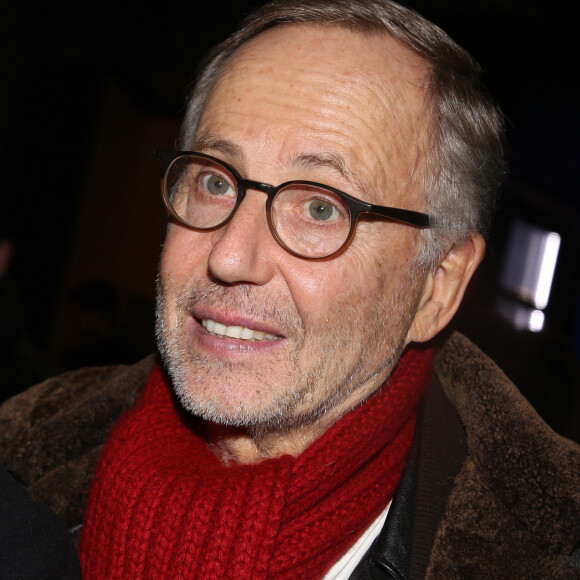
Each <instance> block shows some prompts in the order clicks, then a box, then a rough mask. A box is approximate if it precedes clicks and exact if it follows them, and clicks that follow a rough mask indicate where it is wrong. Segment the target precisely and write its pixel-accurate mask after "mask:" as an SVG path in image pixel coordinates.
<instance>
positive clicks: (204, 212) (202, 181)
mask: <svg viewBox="0 0 580 580" xmlns="http://www.w3.org/2000/svg"><path fill="white" fill-rule="evenodd" d="M165 197H166V202H167V203H168V204H169V205H170V207H171V208H172V209H173V211H174V212H175V214H176V215H177V216H178V217H179V219H180V220H182V221H183V222H185V223H186V224H187V225H189V226H191V227H192V228H196V229H211V228H214V227H216V226H219V225H220V224H222V223H223V222H224V221H226V220H227V219H228V217H229V216H230V214H231V213H232V211H233V210H234V209H235V207H236V202H237V187H236V180H235V179H234V177H233V176H232V175H231V173H230V172H229V171H228V170H227V169H226V168H225V167H223V166H222V165H220V164H219V163H217V162H215V161H213V160H210V159H205V158H204V157H198V156H196V155H182V156H180V157H178V158H177V159H175V160H174V161H173V162H172V163H171V165H170V166H169V169H168V170H167V173H166V174H165Z"/></svg>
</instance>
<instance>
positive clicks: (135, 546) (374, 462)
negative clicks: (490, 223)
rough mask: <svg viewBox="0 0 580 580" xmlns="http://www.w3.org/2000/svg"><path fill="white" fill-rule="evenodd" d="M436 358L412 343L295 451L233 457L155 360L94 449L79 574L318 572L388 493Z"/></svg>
mask: <svg viewBox="0 0 580 580" xmlns="http://www.w3.org/2000/svg"><path fill="white" fill-rule="evenodd" d="M431 360H432V352H430V351H427V352H419V351H413V350H411V351H409V352H407V353H406V354H405V355H404V356H403V358H402V359H401V361H400V362H399V365H398V366H397V368H396V370H395V371H394V373H393V374H392V376H391V378H390V380H389V381H388V383H387V384H385V385H384V386H383V387H382V388H381V389H380V390H379V391H378V392H377V393H376V394H375V395H373V396H372V397H371V398H370V399H369V400H368V401H367V402H365V403H364V404H363V405H361V406H359V407H357V408H356V409H354V410H353V411H351V412H350V413H348V414H347V415H345V416H344V417H343V418H342V419H340V420H339V421H338V422H337V423H335V424H334V425H333V426H332V427H331V428H330V429H329V430H328V431H327V432H326V433H325V434H324V435H323V436H322V437H321V438H320V439H318V440H317V441H315V442H314V443H313V444H312V445H311V446H310V447H308V448H307V449H306V450H305V451H304V452H303V453H302V454H301V455H300V456H299V457H298V458H293V457H291V456H288V455H285V456H283V457H278V458H276V459H268V460H265V461H263V462H261V463H259V464H254V465H233V466H232V465H230V466H224V465H223V464H222V463H221V462H220V461H219V459H218V458H217V457H216V455H215V454H214V453H213V452H212V451H211V450H210V449H209V448H208V447H207V445H206V444H205V443H204V441H203V439H202V438H201V437H200V436H199V435H198V434H197V433H196V432H195V430H194V429H192V427H191V425H188V424H186V422H184V421H183V419H182V418H181V417H180V414H179V413H178V412H177V411H176V403H175V400H174V397H173V395H172V393H171V389H170V387H169V385H168V382H167V380H166V379H165V377H164V375H163V374H162V372H161V370H160V369H159V368H157V369H156V370H155V371H154V372H153V374H152V375H151V378H150V379H149V381H148V383H147V386H146V388H145V390H144V392H143V394H142V395H141V398H140V399H139V401H138V403H137V404H136V406H135V407H134V408H133V409H131V410H130V411H128V412H127V413H126V414H125V415H124V416H123V417H122V418H121V419H120V420H119V421H118V423H117V424H116V426H115V427H114V429H113V431H112V433H111V436H110V439H109V440H108V442H107V444H106V445H105V449H104V451H103V454H102V457H101V459H100V462H99V466H98V468H97V471H96V474H95V480H94V483H93V488H92V490H91V495H90V499H89V505H88V508H87V513H86V519H85V525H84V531H83V538H82V543H81V549H80V554H81V560H82V565H83V578H85V580H91V579H94V578H97V579H107V580H111V579H115V578H124V579H131V580H135V579H138V578H151V579H154V580H158V579H160V578H163V579H170V578H182V579H185V578H203V579H210V580H211V579H215V578H239V579H246V578H247V579H252V580H256V579H260V578H288V579H290V578H292V579H295V578H320V577H322V576H323V575H324V573H325V572H326V571H327V570H328V569H329V568H330V567H331V566H332V564H334V563H335V562H336V561H337V560H338V559H339V558H340V556H342V555H343V554H344V553H345V552H346V551H347V550H348V548H349V547H350V546H352V544H354V542H355V541H356V540H357V539H358V537H359V536H360V535H361V534H362V533H363V532H364V530H366V529H367V528H368V526H369V525H370V524H371V522H372V521H373V520H374V519H375V518H376V517H377V516H378V515H379V513H380V512H381V511H382V510H383V509H384V508H385V507H386V505H387V503H388V502H389V501H390V499H391V498H392V496H393V493H394V491H395V489H396V487H397V484H398V482H399V479H400V476H401V472H402V470H403V467H404V464H405V460H406V457H407V454H408V452H409V449H410V446H411V440H412V438H413V432H414V428H415V419H416V411H417V406H418V404H419V400H420V398H421V395H422V393H423V391H424V387H425V385H426V384H427V381H428V378H429V373H430V368H431Z"/></svg>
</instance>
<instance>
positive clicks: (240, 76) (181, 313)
mask: <svg viewBox="0 0 580 580" xmlns="http://www.w3.org/2000/svg"><path fill="white" fill-rule="evenodd" d="M426 72H427V70H426V67H425V65H424V64H423V62H422V61H421V60H420V59H419V58H418V57H417V56H415V55H414V54H413V53H411V52H410V51H408V50H407V49H405V48H404V47H402V46H401V45H400V44H399V43H398V42H397V41H395V40H394V39H392V38H390V37H388V36H369V35H366V36H363V35H361V34H358V33H356V32H351V31H347V30H344V29H340V28H337V27H319V26H312V25H300V26H287V27H278V28H275V29H273V30H270V31H268V32H266V33H263V34H261V35H260V36H258V37H257V38H255V39H253V40H252V41H250V42H249V43H247V44H246V45H245V46H243V47H242V48H241V49H240V51H238V53H237V54H236V55H235V56H234V57H233V58H232V60H231V61H230V62H229V64H228V65H227V67H226V69H225V71H224V72H223V73H222V75H221V77H220V79H219V80H218V82H217V84H216V86H215V87H214V90H213V91H212V94H211V95H210V98H209V100H208V102H207V104H206V107H205V110H204V113H203V115H202V119H201V122H200V126H199V131H198V134H197V139H196V142H195V143H194V144H193V146H192V148H193V149H195V150H198V151H203V152H205V153H209V154H211V155H214V156H216V157H219V158H221V159H223V160H224V161H226V162H228V163H230V164H231V165H233V166H234V167H236V169H237V170H238V171H239V172H240V173H241V174H242V175H243V176H244V177H247V178H249V179H254V180H257V181H261V182H266V183H271V184H274V185H277V184H279V183H282V182H284V181H287V180H292V179H307V180H312V181H318V182H322V183H326V184H328V185H331V186H334V187H337V188H338V189H341V190H343V191H346V192H349V193H351V194H352V195H354V196H356V197H358V198H360V199H363V200H365V201H370V202H372V203H378V204H381V205H390V206H394V207H402V208H407V209H413V210H417V211H424V210H425V207H424V201H423V195H422V190H421V167H422V163H421V160H422V159H423V158H424V155H425V148H426V144H425V141H426V131H427V128H428V122H429V119H428V115H427V113H426V107H425V103H424V99H425V90H426ZM265 202H266V196H265V195H264V194H263V193H261V192H256V191H249V192H248V194H247V197H246V198H245V200H244V201H243V203H242V204H241V206H240V207H239V208H238V210H237V213H236V215H235V216H234V217H233V219H232V220H231V221H230V222H229V223H228V224H227V225H226V226H224V227H222V228H221V229H219V230H217V231H214V232H209V233H208V232H206V233H199V232H194V231H191V230H188V229H186V228H184V227H182V226H180V225H176V224H172V225H170V227H169V230H168V234H167V239H166V243H165V247H164V251H163V255H162V261H161V270H160V284H159V305H158V336H159V339H160V350H161V352H162V355H163V356H164V360H165V362H166V365H167V367H168V370H169V373H170V375H171V377H172V380H173V383H174V386H175V388H176V391H177V393H178V395H179V397H180V400H181V401H182V403H183V405H184V406H185V407H186V408H188V409H189V410H191V411H192V412H194V413H195V414H198V415H201V416H202V417H203V418H205V419H206V420H207V426H208V431H207V433H208V439H209V442H210V443H212V444H215V447H216V450H217V451H218V453H219V454H220V455H221V457H222V458H223V460H224V461H238V462H242V463H243V462H255V461H259V460H261V459H262V458H264V457H271V456H277V455H280V454H283V453H290V454H292V455H295V456H296V455H298V454H299V453H300V452H301V451H302V450H303V449H305V448H306V447H307V446H308V445H309V444H310V443H311V442H312V441H313V440H315V439H316V438H317V437H318V436H320V435H321V434H322V433H323V432H324V431H325V430H326V429H327V428H328V427H329V426H330V425H332V424H333V423H334V422H335V421H336V420H338V419H339V418H340V417H341V416H343V415H344V414H345V413H347V412H348V411H349V410H351V409H352V408H354V407H355V406H356V405H357V404H359V403H360V402H361V401H363V400H365V399H366V398H368V397H369V396H370V395H371V394H372V393H373V392H375V391H376V390H377V389H378V388H379V387H380V386H381V385H382V384H383V383H384V382H385V380H386V379H387V378H388V376H389V374H390V372H391V371H392V369H393V367H394V365H395V364H396V361H397V360H398V357H399V356H400V354H401V352H402V350H403V349H404V347H405V346H406V345H407V344H408V343H409V342H410V341H412V340H418V341H423V340H428V339H430V338H431V337H432V336H433V335H434V334H435V333H436V332H437V331H438V330H440V328H442V327H443V326H444V325H445V324H446V323H447V322H448V320H449V319H450V318H451V316H452V315H453V313H454V312H455V309H456V308H457V305H458V304H459V301H460V300H461V296H462V295H463V290H464V288H465V285H466V284H467V280H468V279H469V277H470V275H471V272H472V271H473V270H474V269H475V267H476V266H477V263H478V261H479V259H481V256H482V255H483V242H481V241H480V239H479V238H477V236H474V237H473V240H470V241H469V242H468V243H467V244H465V249H463V250H461V249H456V248H450V252H449V254H448V256H445V257H444V258H443V260H442V264H441V266H440V268H439V269H437V270H436V271H435V272H434V274H428V273H419V272H417V271H415V270H413V269H412V268H411V263H412V260H413V257H414V255H415V253H416V251H417V248H418V241H419V235H420V234H419V231H418V230H416V229H414V228H412V227H409V226H404V225H400V224H395V223H390V222H387V221H363V222H361V223H359V225H358V228H357V232H356V235H355V237H354V240H353V242H352V244H351V246H350V247H349V248H348V250H347V251H346V252H344V253H343V254H342V255H340V256H339V257H337V258H334V259H332V260H328V261H324V262H309V261H306V260H303V259H300V258H296V257H293V256H291V255H289V254H288V253H287V252H285V251H284V250H283V249H282V248H281V247H280V246H279V245H278V244H277V243H276V241H275V240H274V238H273V237H272V235H271V233H270V231H269V229H268V226H267V222H266V215H265ZM448 258H449V261H448V262H446V260H448ZM466 273H467V274H466ZM206 318H211V319H213V320H217V321H218V322H222V323H224V324H226V325H242V326H246V327H249V328H253V329H257V330H264V331H266V332H269V333H272V334H274V335H276V336H278V337H281V338H279V339H277V340H273V341H272V340H271V341H261V342H248V341H243V340H241V339H230V338H219V337H215V336H212V335H210V334H207V333H206V332H205V330H203V328H202V327H201V325H200V321H201V320H202V319H206Z"/></svg>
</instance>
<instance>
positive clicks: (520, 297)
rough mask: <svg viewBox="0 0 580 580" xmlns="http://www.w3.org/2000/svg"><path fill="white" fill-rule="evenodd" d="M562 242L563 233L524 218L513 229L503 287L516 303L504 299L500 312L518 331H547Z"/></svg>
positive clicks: (499, 305) (498, 308)
mask: <svg viewBox="0 0 580 580" xmlns="http://www.w3.org/2000/svg"><path fill="white" fill-rule="evenodd" d="M560 243H561V237H560V234H558V233H556V232H551V231H548V230H545V229H543V228H540V227H538V226H536V225H533V224H531V223H529V222H526V221H524V220H522V219H515V220H514V221H513V223H512V225H511V227H510V232H509V236H508V241H507V248H506V258H505V261H504V264H503V269H502V273H501V278H500V284H501V287H502V289H503V290H504V291H505V292H507V294H508V295H509V296H512V297H514V298H516V299H517V301H516V300H513V299H510V298H506V297H502V298H500V299H499V300H498V302H497V310H498V313H499V314H500V315H501V316H502V317H503V318H505V319H506V320H508V321H509V322H511V323H512V324H513V326H514V327H515V328H517V329H518V330H530V331H532V332H540V331H541V330H542V329H543V328H544V323H545V319H546V316H545V313H544V312H543V311H544V310H545V308H546V307H547V306H548V302H549V300H550V291H551V289H552V281H553V279H554V272H555V270H556V263H557V261H558V253H559V251H560Z"/></svg>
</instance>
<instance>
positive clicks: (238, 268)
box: [208, 190, 279, 285]
mask: <svg viewBox="0 0 580 580" xmlns="http://www.w3.org/2000/svg"><path fill="white" fill-rule="evenodd" d="M266 199H267V197H266V196H265V195H264V193H262V192H258V191H250V190H248V192H247V193H246V196H245V198H244V200H243V201H242V203H241V204H240V205H239V207H238V209H237V210H236V213H235V214H234V216H233V217H232V219H231V220H230V221H229V222H228V223H227V224H226V225H225V226H223V227H222V228H220V229H219V230H216V231H215V232H212V233H211V234H208V235H212V236H214V238H215V242H214V244H213V247H212V249H211V251H210V254H209V258H208V268H209V271H210V273H211V274H212V276H214V277H215V278H217V279H219V280H221V281H223V282H226V283H228V284H234V283H237V282H245V283H250V284H258V285H263V284H266V283H267V282H268V281H269V280H270V279H271V278H272V276H273V273H274V257H273V252H277V251H278V249H279V246H278V245H277V243H276V242H275V240H274V238H273V236H272V234H271V233H270V229H269V228H268V223H267V220H266V209H265V205H266Z"/></svg>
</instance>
